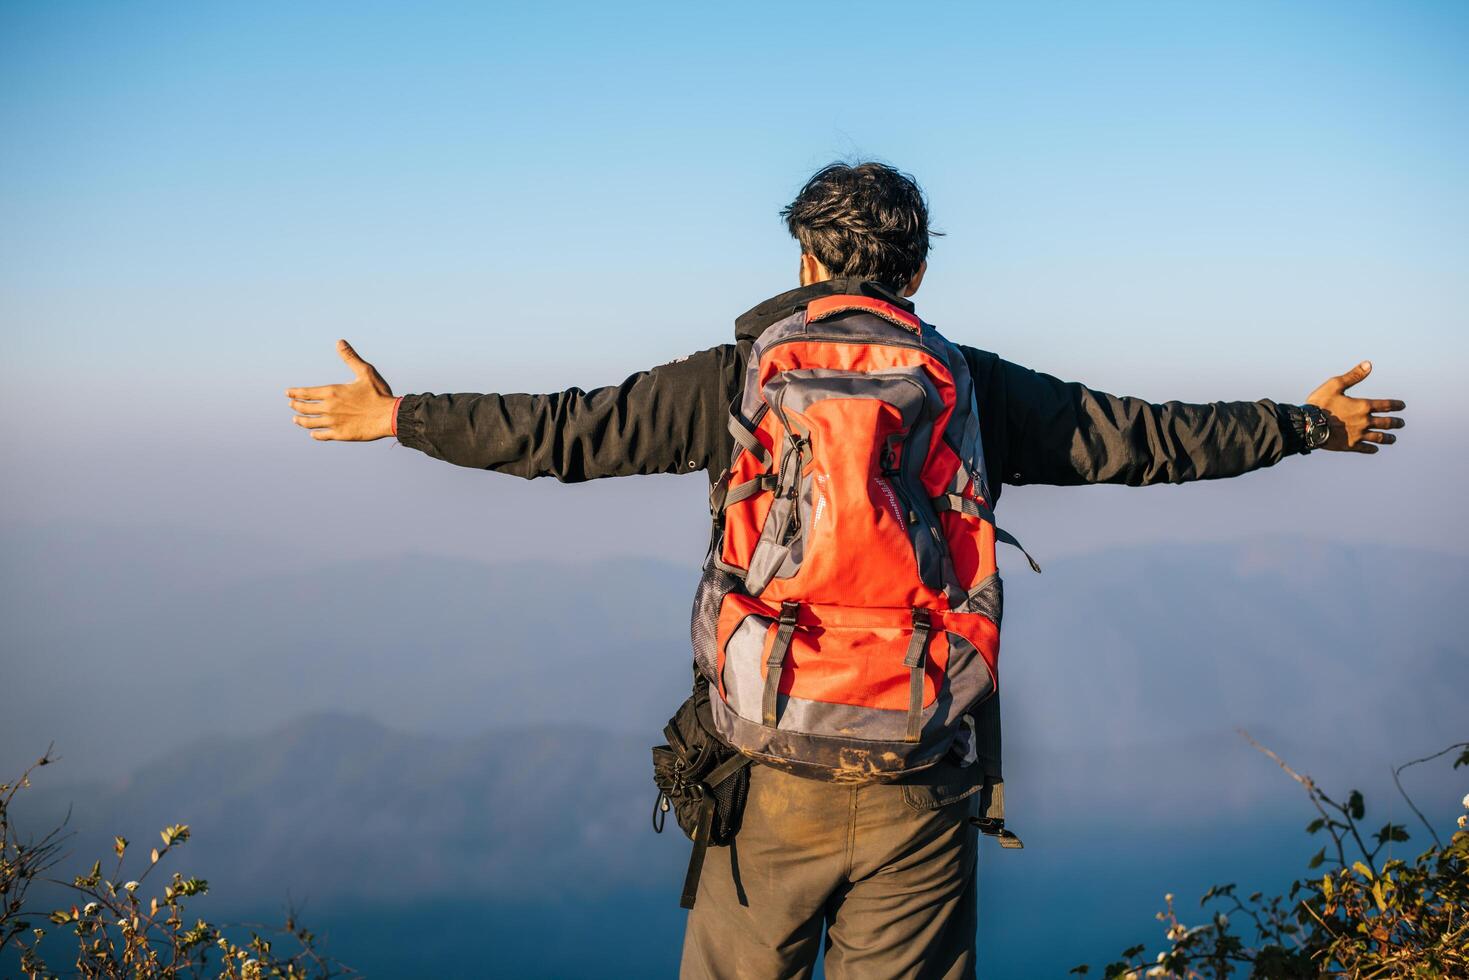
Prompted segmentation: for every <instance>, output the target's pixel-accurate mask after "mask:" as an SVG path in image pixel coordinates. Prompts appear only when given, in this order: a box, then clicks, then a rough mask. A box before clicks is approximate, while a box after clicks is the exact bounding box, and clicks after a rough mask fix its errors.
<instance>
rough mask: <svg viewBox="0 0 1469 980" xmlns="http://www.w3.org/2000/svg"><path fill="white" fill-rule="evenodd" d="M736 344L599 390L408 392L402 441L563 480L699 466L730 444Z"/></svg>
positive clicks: (451, 458)
mask: <svg viewBox="0 0 1469 980" xmlns="http://www.w3.org/2000/svg"><path fill="white" fill-rule="evenodd" d="M733 351H734V348H733V347H732V346H730V345H725V346H721V347H714V348H710V349H709V350H704V351H700V352H699V353H697V354H692V355H690V356H688V357H685V358H680V359H679V360H677V361H673V362H671V363H669V364H663V365H660V366H659V367H655V368H653V369H651V370H648V371H640V372H638V373H637V374H634V375H633V376H632V377H630V378H628V379H627V380H626V381H624V382H622V383H621V384H619V385H612V386H609V387H605V388H595V389H593V390H591V391H583V390H581V389H580V388H568V389H566V390H565V391H559V392H555V393H551V394H542V395H526V394H508V395H502V394H451V395H435V394H421V395H405V396H404V397H403V399H402V401H401V402H400V404H399V406H398V416H397V427H398V428H397V435H398V441H399V442H400V443H402V444H403V445H405V446H409V447H412V448H413V449H418V450H422V451H423V452H425V453H428V454H429V455H430V456H433V457H435V458H437V459H442V460H444V461H446V462H450V463H454V464H456V465H458V466H472V467H475V468H478V469H487V470H495V471H497V472H500V473H509V474H511V475H513V476H519V477H524V478H526V479H531V478H533V477H538V476H553V477H555V478H556V479H558V480H560V481H562V482H563V483H579V482H581V481H583V480H595V479H598V478H601V477H607V476H633V475H637V474H649V473H693V472H697V471H699V470H702V469H706V468H707V467H708V466H709V465H710V464H711V461H712V460H713V458H714V453H715V451H716V449H717V448H718V447H719V446H721V445H722V442H721V440H722V438H723V435H722V434H723V432H724V430H725V427H726V425H727V421H726V414H727V412H728V409H729V396H728V394H727V393H726V391H727V387H728V380H727V379H728V377H729V376H730V372H731V371H732V370H733V361H734V354H733Z"/></svg>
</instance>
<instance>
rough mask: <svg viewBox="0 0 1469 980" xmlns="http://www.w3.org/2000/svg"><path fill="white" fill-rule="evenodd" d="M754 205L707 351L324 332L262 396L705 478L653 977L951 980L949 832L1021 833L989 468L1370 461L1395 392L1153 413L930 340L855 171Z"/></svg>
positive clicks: (955, 854)
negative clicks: (468, 365) (329, 352)
mask: <svg viewBox="0 0 1469 980" xmlns="http://www.w3.org/2000/svg"><path fill="white" fill-rule="evenodd" d="M783 216H784V217H785V219H786V223H787V226H788V228H789V230H790V232H791V234H792V236H793V237H795V238H796V239H797V240H798V241H799V243H800V246H801V257H800V286H799V287H798V288H796V289H792V290H789V291H787V292H783V293H781V294H779V295H777V296H774V297H772V298H770V299H768V300H766V301H764V302H763V303H760V304H759V305H757V306H755V307H754V308H752V309H751V310H749V311H748V312H747V313H745V314H744V315H742V316H741V317H739V318H738V319H737V320H736V322H735V342H734V343H733V344H723V345H720V346H717V347H713V348H709V349H707V350H703V351H700V352H698V353H695V354H692V355H690V356H688V357H686V358H681V359H679V360H677V361H674V362H672V363H669V364H664V365H662V366H659V367H655V368H652V369H650V370H648V371H643V372H639V373H638V374H635V375H633V376H632V377H630V378H628V379H627V380H626V381H624V382H623V383H622V384H620V385H617V386H613V387H607V388H599V389H596V390H593V391H590V392H585V391H582V390H579V389H575V388H572V389H568V390H566V391H562V392H557V393H551V394H544V395H520V394H513V395H501V394H448V395H433V394H414V395H404V396H400V397H397V398H395V397H394V396H393V394H392V391H391V389H390V388H389V386H388V384H387V383H386V382H385V381H384V380H383V378H382V376H381V375H379V374H378V372H377V371H376V370H375V369H374V368H373V367H372V366H371V365H369V364H367V363H366V362H364V361H363V360H362V359H361V358H360V357H359V356H358V355H357V354H356V352H355V351H353V349H352V348H351V346H350V345H348V344H347V342H346V341H339V343H338V350H339V352H340V354H341V356H342V358H343V360H344V361H345V362H346V363H347V364H348V366H349V367H351V368H352V370H353V372H354V374H355V375H356V379H355V380H354V381H352V382H350V383H347V384H339V385H327V386H324V387H317V388H294V389H290V390H289V391H287V393H286V394H287V397H288V398H289V399H290V404H291V407H292V408H293V409H294V410H295V411H296V412H297V413H298V414H297V415H296V416H295V418H294V421H295V423H296V424H297V425H300V426H303V427H305V428H307V429H310V430H311V434H312V437H313V438H315V439H318V440H323V441H328V440H346V441H366V440H373V439H379V438H384V437H387V436H396V438H397V439H398V441H399V442H401V443H402V444H404V445H406V446H411V447H413V448H415V449H419V450H422V451H423V452H425V453H428V454H429V455H431V456H434V457H436V458H439V459H443V460H446V461H448V462H451V463H455V464H458V465H462V466H472V467H476V468H481V469H491V470H496V471H499V472H503V473H510V474H513V475H516V476H520V477H525V478H533V477H539V476H554V477H556V478H557V479H559V480H562V481H568V482H570V481H581V480H589V479H596V478H600V477H608V476H625V475H632V474H651V473H693V472H700V471H702V472H704V473H706V474H707V476H708V479H709V483H710V509H711V515H712V517H713V527H712V534H711V543H710V548H709V552H708V554H707V555H706V558H705V563H704V574H703V578H702V580H701V582H700V585H699V587H698V590H697V593H696V597H695V608H694V622H693V640H694V653H695V676H696V684H695V696H694V697H693V698H691V699H690V702H689V704H688V705H686V710H681V711H680V714H679V716H678V717H675V719H674V720H673V722H671V723H670V728H669V729H668V730H667V731H668V732H669V736H670V746H666V747H662V748H661V749H659V750H655V760H661V761H660V762H659V766H660V778H659V785H660V788H661V791H662V795H660V797H659V800H660V806H661V808H662V809H663V810H667V809H669V808H670V807H673V806H676V807H677V808H678V809H679V813H678V817H679V819H680V822H681V823H684V822H685V816H686V815H687V817H688V829H689V830H690V832H691V835H692V836H693V837H694V838H695V842H696V850H695V861H694V863H693V864H692V866H691V872H690V877H689V882H688V885H687V886H686V895H685V904H686V905H689V906H692V911H691V913H690V915H689V920H688V926H687V932H686V936H685V942H684V953H683V969H682V973H683V975H684V976H686V977H733V976H741V977H777V976H807V975H809V972H810V970H811V968H812V966H813V964H814V963H815V960H816V958H817V956H818V953H819V952H820V947H821V936H822V931H823V928H824V929H825V931H826V942H825V961H824V963H825V970H826V974H827V976H830V977H834V978H835V977H845V976H858V977H898V976H904V977H909V976H913V977H919V976H921V977H965V976H973V975H974V971H975V932H976V927H977V919H976V915H977V911H976V889H975V858H976V848H977V843H976V841H977V834H978V833H979V832H983V833H986V834H989V835H991V836H993V837H995V838H996V839H998V841H999V842H1000V844H1001V845H1002V846H1006V847H1018V846H1019V839H1018V838H1016V837H1015V835H1014V834H1013V833H1012V832H1011V831H1010V830H1008V829H1007V828H1006V827H1005V824H1004V793H1003V788H1004V787H1003V781H1002V773H1001V766H1000V721H999V697H998V650H999V628H1000V623H1001V619H1002V606H1003V599H1002V592H1001V583H1000V580H999V575H998V570H997V567H996V563H995V556H994V550H995V546H996V544H997V543H1002V544H1009V545H1015V546H1018V544H1019V542H1018V541H1016V540H1015V539H1014V538H1013V537H1012V536H1011V535H1009V534H1008V533H1006V532H1004V531H1002V530H1000V529H999V528H998V527H997V526H996V524H995V516H994V509H993V508H994V506H995V503H996V500H997V499H998V497H999V494H1000V489H1001V487H1002V485H1004V484H1011V485H1023V484H1028V483H1032V484H1034V483H1039V484H1052V485H1077V484H1086V483H1121V484H1127V485H1130V486H1144V485H1148V484H1153V483H1161V482H1172V483H1178V482H1184V481H1189V480H1204V479H1218V478H1223V477H1230V476H1238V475H1240V474H1243V473H1247V472H1250V471H1251V470H1255V469H1258V468H1261V467H1265V466H1270V465H1273V464H1275V463H1276V462H1278V461H1279V460H1281V459H1282V458H1284V457H1286V456H1291V455H1303V454H1306V453H1309V452H1311V451H1312V450H1313V449H1327V450H1340V451H1349V452H1357V453H1364V454H1367V453H1375V452H1377V450H1378V447H1379V446H1381V445H1386V444H1391V443H1392V442H1394V441H1395V437H1394V436H1393V435H1392V434H1391V433H1390V432H1389V431H1387V430H1390V429H1397V428H1401V427H1402V425H1403V421H1402V419H1401V418H1399V417H1396V416H1393V415H1389V414H1387V413H1390V412H1397V411H1401V410H1402V409H1403V407H1404V406H1403V403H1402V402H1401V401H1397V400H1393V399H1375V400H1371V399H1361V398H1355V397H1352V396H1350V395H1348V394H1347V389H1349V388H1350V387H1352V386H1353V385H1355V384H1357V383H1358V382H1360V381H1362V380H1363V379H1364V378H1365V377H1366V376H1367V374H1368V373H1369V372H1370V370H1371V365H1370V364H1368V363H1367V362H1363V363H1361V364H1359V365H1357V366H1356V367H1354V368H1352V369H1351V370H1350V371H1348V372H1346V373H1345V374H1343V375H1341V376H1339V377H1336V378H1332V379H1329V380H1328V381H1326V382H1325V383H1324V384H1322V385H1321V386H1320V387H1318V388H1317V389H1316V390H1315V391H1314V392H1312V393H1311V395H1310V396H1309V398H1308V399H1307V401H1306V403H1305V404H1302V405H1294V404H1287V403H1277V402H1274V401H1270V400H1260V401H1253V402H1214V403H1210V404H1184V403H1179V402H1168V403H1166V404H1151V403H1148V402H1145V401H1142V400H1140V399H1135V398H1121V397H1116V396H1113V395H1109V394H1105V393H1103V392H1099V391H1094V390H1092V389H1089V388H1087V387H1086V386H1084V385H1082V384H1078V383H1066V382H1062V381H1060V380H1058V379H1056V378H1053V377H1050V376H1048V375H1045V374H1040V373H1037V372H1034V371H1031V370H1028V369H1026V368H1023V367H1020V366H1019V365H1016V364H1012V363H1010V362H1008V361H1005V360H1002V359H1001V358H1000V357H998V356H996V355H995V354H991V353H988V352H985V351H981V350H978V349H975V348H971V347H965V346H962V345H958V344H954V343H952V342H950V341H948V340H947V339H945V338H944V337H943V336H941V335H940V334H939V333H938V332H937V331H935V330H934V328H933V327H932V326H931V325H929V324H927V323H925V322H923V321H922V320H920V319H919V318H918V316H917V315H916V314H915V313H914V307H913V304H912V302H911V298H912V297H913V295H914V294H915V293H916V292H917V291H918V288H919V286H920V285H921V283H922V281H923V276H924V273H925V271H926V268H927V262H926V257H927V254H928V248H929V230H928V211H927V205H926V202H925V201H924V199H923V196H922V193H921V192H920V190H919V189H918V187H917V185H916V184H915V183H914V182H913V180H912V179H911V178H910V177H908V176H906V175H904V174H901V173H899V172H898V171H896V170H893V169H892V168H890V167H887V166H884V165H881V164H876V163H863V164H860V165H855V166H849V165H844V164H835V165H832V166H829V167H827V168H824V169H823V170H821V171H820V172H819V173H817V174H816V175H815V176H813V177H812V178H811V179H810V180H809V181H808V182H807V183H806V185H805V186H804V187H803V188H802V189H801V191H800V193H799V194H798V195H797V196H796V199H795V200H794V201H793V202H792V203H791V204H790V206H789V207H787V208H786V209H785V210H784V211H783ZM1026 557H1027V559H1028V558H1029V556H1028V555H1027V556H1026ZM1030 564H1031V565H1032V567H1036V566H1035V562H1034V561H1031V562H1030ZM1036 570H1037V571H1038V570H1039V568H1038V567H1036ZM686 716H687V717H686ZM695 716H697V717H695ZM681 719H683V720H682V721H681ZM693 742H699V743H700V744H698V745H694V744H692V743H693ZM736 750H737V752H736ZM660 751H662V752H663V755H662V756H659V755H658V753H659V752H660ZM696 757H697V760H698V761H693V760H694V759H695V758H696ZM747 760H754V762H755V764H754V765H748V766H746V765H743V763H745V762H746V761H747ZM736 785H737V786H738V788H737V789H730V787H734V786H736ZM685 804H688V808H687V814H686V811H685V806H684V805H685ZM709 845H723V846H717V847H715V849H713V850H710V851H709V853H708V859H707V861H706V860H705V848H706V847H707V846H709ZM701 863H702V865H703V867H702V874H701V873H700V864H701Z"/></svg>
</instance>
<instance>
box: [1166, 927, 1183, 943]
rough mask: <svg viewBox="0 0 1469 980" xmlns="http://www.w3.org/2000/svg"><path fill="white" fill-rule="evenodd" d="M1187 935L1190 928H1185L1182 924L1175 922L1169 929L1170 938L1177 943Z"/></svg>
mask: <svg viewBox="0 0 1469 980" xmlns="http://www.w3.org/2000/svg"><path fill="white" fill-rule="evenodd" d="M1186 935H1188V927H1187V926H1185V925H1184V924H1183V923H1182V922H1175V923H1174V924H1173V925H1172V926H1170V927H1169V929H1168V938H1169V939H1171V940H1173V941H1174V942H1177V941H1178V940H1180V939H1182V938H1183V937H1184V936H1186Z"/></svg>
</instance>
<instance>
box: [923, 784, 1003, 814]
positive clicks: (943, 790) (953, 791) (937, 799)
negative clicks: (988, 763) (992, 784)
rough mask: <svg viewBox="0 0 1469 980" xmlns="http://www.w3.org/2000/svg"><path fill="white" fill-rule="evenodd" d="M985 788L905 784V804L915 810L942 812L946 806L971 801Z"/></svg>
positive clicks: (981, 785)
mask: <svg viewBox="0 0 1469 980" xmlns="http://www.w3.org/2000/svg"><path fill="white" fill-rule="evenodd" d="M982 788H983V784H980V785H977V786H966V785H952V786H950V785H943V784H940V785H920V784H909V783H904V784H903V802H904V803H906V804H908V805H909V806H910V807H912V808H913V809H915V810H920V811H922V810H941V809H943V808H944V807H946V806H951V805H953V804H955V803H960V802H963V801H965V800H970V801H971V803H972V800H973V797H974V796H975V794H976V793H978V792H979V791H980V789H982Z"/></svg>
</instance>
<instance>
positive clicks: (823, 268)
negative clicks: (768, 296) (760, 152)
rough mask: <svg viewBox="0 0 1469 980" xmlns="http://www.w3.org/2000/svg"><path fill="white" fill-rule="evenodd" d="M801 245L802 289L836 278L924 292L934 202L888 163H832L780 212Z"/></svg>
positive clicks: (905, 290)
mask: <svg viewBox="0 0 1469 980" xmlns="http://www.w3.org/2000/svg"><path fill="white" fill-rule="evenodd" d="M781 217H783V218H785V221H786V227H787V228H789V229H790V232H791V235H792V237H794V238H795V239H796V240H797V241H798V242H800V243H801V253H802V262H801V283H802V285H808V284H809V283H811V282H817V281H820V280H822V279H827V278H831V277H835V276H850V277H855V278H861V279H870V280H873V281H875V282H879V283H881V284H883V285H884V286H886V287H888V288H889V289H891V290H893V291H894V292H897V293H901V294H903V295H912V294H913V293H914V292H916V291H917V289H918V285H919V282H920V281H921V280H922V278H923V272H924V269H925V267H926V264H927V262H926V260H927V258H928V248H929V236H930V235H934V234H938V233H937V232H931V231H929V227H928V203H927V202H926V201H925V200H924V198H923V191H922V190H920V189H919V187H918V184H917V182H916V181H914V179H913V178H912V177H910V176H909V175H908V174H905V173H902V172H900V171H898V170H895V169H894V168H892V167H889V166H887V165H886V164H882V163H873V162H868V163H858V164H846V163H833V164H830V165H829V166H826V167H823V168H822V169H821V170H819V171H818V172H817V173H816V174H815V175H814V176H812V178H811V179H810V180H808V181H806V185H805V186H804V187H802V188H801V191H800V193H798V194H797V195H796V199H795V200H794V201H792V202H791V203H790V204H788V205H787V206H786V207H785V208H784V209H782V210H781Z"/></svg>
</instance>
